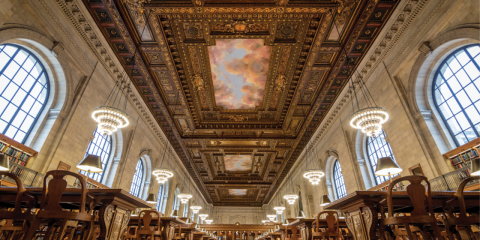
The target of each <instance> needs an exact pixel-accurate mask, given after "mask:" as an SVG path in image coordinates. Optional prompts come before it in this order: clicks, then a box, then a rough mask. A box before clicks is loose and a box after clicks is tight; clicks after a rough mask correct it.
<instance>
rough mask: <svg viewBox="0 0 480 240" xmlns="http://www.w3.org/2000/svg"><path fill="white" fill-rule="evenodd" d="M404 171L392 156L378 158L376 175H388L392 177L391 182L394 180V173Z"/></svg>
mask: <svg viewBox="0 0 480 240" xmlns="http://www.w3.org/2000/svg"><path fill="white" fill-rule="evenodd" d="M402 171H403V170H402V168H401V167H399V166H398V165H397V163H396V162H395V161H393V159H392V158H391V157H383V158H380V159H378V162H377V167H376V169H375V175H377V176H388V177H389V178H390V182H392V174H393V175H395V174H399V173H401V172H402Z"/></svg>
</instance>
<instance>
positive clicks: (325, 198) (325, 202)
mask: <svg viewBox="0 0 480 240" xmlns="http://www.w3.org/2000/svg"><path fill="white" fill-rule="evenodd" d="M331 202H332V201H330V198H329V197H328V195H323V196H322V198H321V199H320V206H326V205H328V204H330V203H331Z"/></svg>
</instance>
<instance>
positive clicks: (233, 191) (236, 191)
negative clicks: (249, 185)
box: [228, 189, 247, 196]
mask: <svg viewBox="0 0 480 240" xmlns="http://www.w3.org/2000/svg"><path fill="white" fill-rule="evenodd" d="M228 194H230V195H234V196H243V195H247V189H228Z"/></svg>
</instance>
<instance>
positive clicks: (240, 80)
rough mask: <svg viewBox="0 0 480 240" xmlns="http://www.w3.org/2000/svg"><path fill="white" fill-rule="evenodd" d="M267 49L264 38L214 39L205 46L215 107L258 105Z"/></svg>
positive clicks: (263, 78) (263, 81)
mask: <svg viewBox="0 0 480 240" xmlns="http://www.w3.org/2000/svg"><path fill="white" fill-rule="evenodd" d="M270 48H271V47H270V46H265V45H264V40H263V39H217V40H216V45H215V46H210V47H208V52H209V57H210V67H211V70H212V80H213V86H214V93H215V102H216V104H217V106H222V107H224V108H226V109H254V108H255V106H259V105H260V104H261V102H262V98H263V91H264V90H265V82H266V80H267V71H268V62H269V60H270Z"/></svg>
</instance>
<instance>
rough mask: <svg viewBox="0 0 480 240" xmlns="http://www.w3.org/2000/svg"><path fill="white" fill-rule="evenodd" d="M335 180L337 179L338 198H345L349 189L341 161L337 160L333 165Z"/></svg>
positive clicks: (336, 190)
mask: <svg viewBox="0 0 480 240" xmlns="http://www.w3.org/2000/svg"><path fill="white" fill-rule="evenodd" d="M333 180H334V181H335V192H336V193H337V198H343V197H345V196H346V195H347V189H346V188H345V180H343V174H342V167H340V163H339V162H338V160H337V161H335V165H334V166H333Z"/></svg>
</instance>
